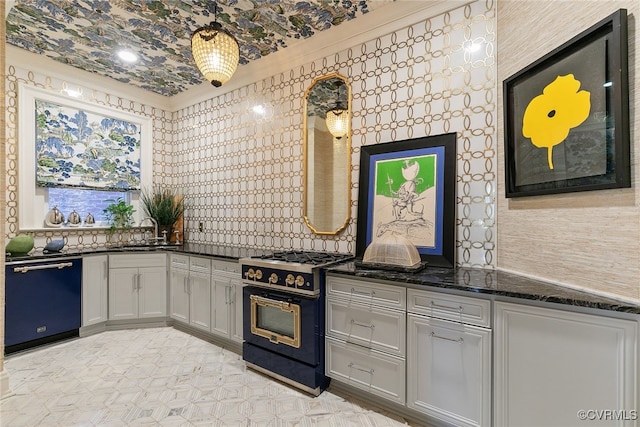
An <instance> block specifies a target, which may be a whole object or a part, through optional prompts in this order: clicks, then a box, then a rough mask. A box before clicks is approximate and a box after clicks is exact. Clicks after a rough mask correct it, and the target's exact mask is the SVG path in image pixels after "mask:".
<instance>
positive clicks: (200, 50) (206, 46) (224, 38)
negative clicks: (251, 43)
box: [191, 22, 240, 87]
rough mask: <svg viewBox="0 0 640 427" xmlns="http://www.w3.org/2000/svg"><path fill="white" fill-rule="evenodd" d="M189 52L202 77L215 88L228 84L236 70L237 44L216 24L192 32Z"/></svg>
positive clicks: (238, 53)
mask: <svg viewBox="0 0 640 427" xmlns="http://www.w3.org/2000/svg"><path fill="white" fill-rule="evenodd" d="M191 52H192V53H193V59H195V61H196V65H197V66H198V69H199V70H200V72H201V73H202V75H203V76H204V77H205V78H206V79H207V80H209V81H210V82H211V84H212V85H213V86H215V87H220V86H221V85H222V84H223V83H226V82H228V81H229V79H230V78H231V76H232V75H233V73H235V71H236V68H238V61H239V60H240V48H239V47H238V42H237V41H236V39H235V37H233V36H232V35H231V34H229V33H228V32H227V31H225V30H223V29H222V26H221V25H220V24H219V23H218V22H212V23H210V24H209V25H206V26H204V27H201V28H198V29H197V30H196V31H194V33H193V35H192V36H191Z"/></svg>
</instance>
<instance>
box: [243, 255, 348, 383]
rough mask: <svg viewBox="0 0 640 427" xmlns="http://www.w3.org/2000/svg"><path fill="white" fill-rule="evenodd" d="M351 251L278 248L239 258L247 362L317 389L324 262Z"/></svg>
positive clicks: (321, 354) (342, 258)
mask: <svg viewBox="0 0 640 427" xmlns="http://www.w3.org/2000/svg"><path fill="white" fill-rule="evenodd" d="M351 258H353V257H352V256H351V255H349V254H339V253H327V252H310V251H281V252H274V253H272V254H269V255H265V256H260V257H255V258H241V259H240V265H241V267H242V282H243V284H245V285H247V286H244V288H243V291H242V294H243V298H242V304H243V338H244V343H243V345H242V358H243V360H244V361H245V362H246V363H247V366H249V367H251V368H253V369H255V370H257V371H260V372H262V373H264V374H267V375H271V376H273V377H274V378H277V379H279V380H281V381H284V382H286V383H288V384H291V385H293V386H295V387H297V388H299V389H301V390H305V391H307V392H309V393H311V394H314V395H316V396H317V395H318V394H320V393H322V391H323V390H324V389H325V388H326V387H327V385H328V383H329V378H328V377H327V376H325V374H324V324H325V304H324V292H325V290H324V277H325V267H328V266H330V265H333V264H337V263H339V262H342V261H346V260H348V259H351Z"/></svg>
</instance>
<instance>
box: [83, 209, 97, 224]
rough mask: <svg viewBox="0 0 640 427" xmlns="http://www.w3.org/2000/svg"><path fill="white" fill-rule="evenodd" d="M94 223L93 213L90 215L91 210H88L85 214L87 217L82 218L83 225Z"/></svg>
mask: <svg viewBox="0 0 640 427" xmlns="http://www.w3.org/2000/svg"><path fill="white" fill-rule="evenodd" d="M95 223H96V219H95V218H94V217H93V215H91V212H89V215H87V217H86V218H85V219H84V226H85V227H93V225H94V224H95Z"/></svg>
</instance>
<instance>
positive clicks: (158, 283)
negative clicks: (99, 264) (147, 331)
mask: <svg viewBox="0 0 640 427" xmlns="http://www.w3.org/2000/svg"><path fill="white" fill-rule="evenodd" d="M166 315H167V267H166V255H165V254H164V253H155V254H131V253H129V254H118V255H109V320H124V319H138V318H151V317H163V316H166Z"/></svg>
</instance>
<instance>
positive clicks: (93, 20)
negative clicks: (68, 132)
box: [6, 0, 394, 97]
mask: <svg viewBox="0 0 640 427" xmlns="http://www.w3.org/2000/svg"><path fill="white" fill-rule="evenodd" d="M393 1H394V0H307V1H297V0H221V1H218V2H217V3H218V13H217V17H216V16H215V14H214V7H215V6H214V2H213V1H209V0H162V1H158V0H73V1H70V0H15V1H12V2H10V3H7V5H8V7H9V6H11V5H13V7H11V9H10V10H9V12H8V15H7V18H6V21H7V43H8V44H11V45H14V46H16V47H18V48H20V49H24V50H28V51H30V52H33V53H36V54H41V55H45V56H47V57H50V58H52V59H54V60H56V61H59V62H61V63H63V64H67V65H70V66H73V67H76V68H79V69H82V70H85V71H89V72H91V73H95V74H99V75H102V76H106V77H109V78H112V79H115V80H117V81H120V82H123V83H127V84H131V85H134V86H138V87H140V88H142V89H145V90H147V91H151V92H154V93H156V94H160V95H164V96H167V97H170V96H173V95H176V94H180V93H183V92H185V91H187V90H189V89H190V88H192V87H194V86H198V85H201V84H202V83H203V82H206V80H205V79H204V77H202V75H201V74H200V72H199V71H198V69H197V68H196V66H195V64H194V61H193V57H192V55H191V48H190V45H191V41H190V39H191V34H192V33H193V31H195V30H196V29H197V28H199V27H201V26H203V25H205V24H208V23H210V22H212V21H214V20H217V21H218V22H219V23H221V24H222V26H223V27H224V28H225V29H227V30H228V31H229V32H230V33H231V34H233V35H234V36H235V37H236V38H237V39H238V43H239V45H240V66H239V71H240V70H242V68H243V66H246V65H247V64H249V63H250V62H254V61H257V60H260V59H261V58H263V57H266V56H267V55H270V54H272V53H275V52H279V51H282V50H283V49H287V48H289V47H291V46H294V45H299V44H301V43H304V42H305V41H306V40H310V39H311V38H313V37H317V35H318V34H320V33H321V32H324V31H327V30H330V29H332V28H334V27H337V26H340V29H341V30H342V29H346V28H347V27H349V26H350V25H352V24H350V22H356V21H358V19H361V18H360V17H362V16H365V15H367V14H368V13H369V12H371V11H372V10H374V9H379V8H381V7H383V6H387V5H390V4H391V5H393V4H394V3H393ZM334 31H336V30H334ZM122 48H125V49H128V50H130V51H132V52H133V53H135V54H136V55H137V56H138V58H139V60H138V62H137V63H135V64H128V63H126V62H123V61H122V60H121V59H119V58H118V56H117V54H116V52H117V51H118V50H119V49H122Z"/></svg>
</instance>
